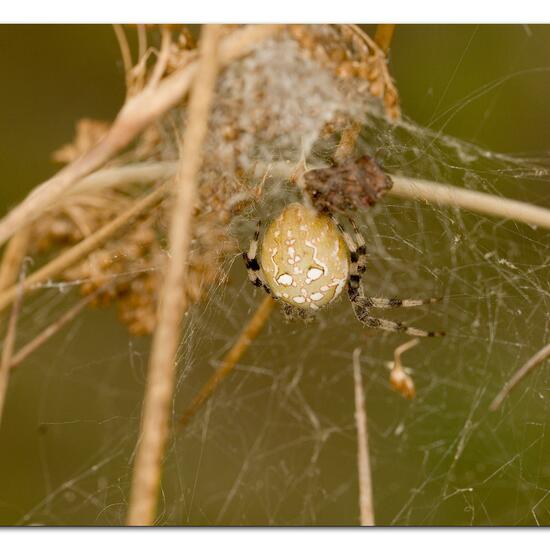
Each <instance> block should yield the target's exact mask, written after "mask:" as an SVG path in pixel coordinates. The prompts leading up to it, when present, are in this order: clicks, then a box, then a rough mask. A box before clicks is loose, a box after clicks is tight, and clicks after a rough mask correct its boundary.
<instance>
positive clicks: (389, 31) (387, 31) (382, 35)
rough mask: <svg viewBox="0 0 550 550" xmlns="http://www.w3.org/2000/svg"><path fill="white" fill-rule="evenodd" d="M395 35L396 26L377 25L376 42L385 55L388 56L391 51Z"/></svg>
mask: <svg viewBox="0 0 550 550" xmlns="http://www.w3.org/2000/svg"><path fill="white" fill-rule="evenodd" d="M394 33H395V25H376V32H375V33H374V41H375V42H376V44H377V46H378V47H379V48H380V49H381V50H382V51H383V52H384V53H385V54H387V53H388V51H389V49H390V46H391V42H392V39H393V34H394Z"/></svg>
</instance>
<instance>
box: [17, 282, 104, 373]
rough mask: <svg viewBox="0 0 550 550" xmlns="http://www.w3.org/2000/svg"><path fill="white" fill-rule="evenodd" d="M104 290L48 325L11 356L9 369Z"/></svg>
mask: <svg viewBox="0 0 550 550" xmlns="http://www.w3.org/2000/svg"><path fill="white" fill-rule="evenodd" d="M103 290H105V287H101V288H99V289H97V290H96V291H95V292H93V293H92V294H89V295H88V296H86V297H84V298H82V299H81V300H79V301H78V303H76V304H75V305H74V306H73V307H71V308H70V309H68V310H67V311H66V312H65V313H63V315H61V316H60V317H58V318H57V319H56V320H55V321H54V322H53V323H50V324H49V325H48V326H47V327H46V328H45V329H44V330H43V331H42V332H40V334H38V335H37V336H35V337H34V338H33V339H32V340H31V341H30V342H28V343H27V344H25V345H23V346H21V348H20V349H19V351H17V352H16V353H14V354H13V356H12V358H11V362H10V364H9V368H10V369H14V368H16V367H18V366H19V365H20V364H21V363H22V362H23V361H25V359H27V357H29V356H30V355H31V354H33V353H34V352H35V351H36V350H37V349H38V348H40V347H41V346H42V345H44V344H45V343H46V342H47V341H48V340H49V339H50V338H51V337H52V336H54V335H55V334H57V333H58V332H59V331H60V330H61V329H62V328H63V327H64V326H65V325H66V324H67V323H70V322H71V321H72V320H73V319H74V318H75V317H76V316H77V315H78V314H79V313H80V312H81V311H82V310H83V309H84V308H85V307H86V306H87V305H88V304H89V303H90V302H92V301H93V300H94V299H95V298H96V297H97V295H98V294H99V293H100V292H102V291H103Z"/></svg>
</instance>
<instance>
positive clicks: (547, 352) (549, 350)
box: [489, 344, 550, 411]
mask: <svg viewBox="0 0 550 550" xmlns="http://www.w3.org/2000/svg"><path fill="white" fill-rule="evenodd" d="M549 357H550V344H547V345H546V346H544V347H543V348H542V349H541V350H539V351H537V353H535V355H533V357H531V359H529V361H527V363H525V364H524V365H523V366H522V367H521V368H520V369H519V370H518V371H516V373H515V374H514V375H513V376H512V378H510V380H508V382H506V384H504V387H503V388H502V390H500V392H499V393H498V395H497V396H496V397H495V398H494V399H493V402H492V403H491V406H490V407H489V410H491V411H496V410H497V409H498V408H499V407H500V405H502V402H503V401H504V400H505V399H506V397H508V394H509V393H510V392H511V391H512V390H513V389H514V388H515V387H516V386H517V385H518V384H519V383H520V382H521V381H522V380H523V379H524V378H525V377H526V376H527V375H528V374H529V373H531V372H532V371H533V370H534V369H535V368H536V367H537V366H538V365H541V364H542V363H543V362H544V361H545V360H546V359H548V358H549Z"/></svg>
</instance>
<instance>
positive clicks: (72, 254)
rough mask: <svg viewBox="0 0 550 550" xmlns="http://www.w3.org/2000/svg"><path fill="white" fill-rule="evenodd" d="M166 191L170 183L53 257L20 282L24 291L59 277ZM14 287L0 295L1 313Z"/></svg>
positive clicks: (15, 290) (11, 298)
mask: <svg viewBox="0 0 550 550" xmlns="http://www.w3.org/2000/svg"><path fill="white" fill-rule="evenodd" d="M168 190H169V184H168V183H165V184H163V185H161V186H160V187H158V188H157V189H155V190H154V191H153V192H151V193H149V194H148V195H147V196H145V197H143V198H141V199H139V200H137V201H136V202H135V203H134V204H133V205H132V206H131V207H130V208H128V209H127V210H126V211H124V212H122V214H119V215H118V216H117V217H116V218H114V219H113V220H112V221H110V222H109V223H108V224H106V225H104V226H103V227H102V228H101V229H99V230H98V231H96V232H95V233H92V234H91V235H90V236H89V237H86V238H85V239H84V240H82V241H80V242H79V243H78V244H76V245H74V246H73V247H71V248H69V249H68V250H66V251H65V252H62V253H61V254H59V256H56V257H55V258H54V259H53V260H51V261H50V262H48V263H47V264H46V265H44V266H43V267H41V268H40V269H38V270H37V271H35V272H34V273H32V274H31V275H29V276H28V277H27V278H26V279H25V280H24V282H23V290H25V291H28V290H34V288H36V286H37V285H39V284H40V283H43V282H44V281H47V280H48V279H50V278H51V277H54V276H55V275H58V274H59V273H61V272H63V271H64V270H65V269H67V268H68V267H70V266H71V265H73V264H74V263H75V262H77V261H78V260H80V259H81V258H83V257H84V256H86V255H87V254H89V253H90V252H92V251H94V250H95V249H97V248H99V247H100V246H101V245H103V244H104V243H105V242H106V241H107V239H109V238H110V237H111V236H112V235H114V234H115V233H116V232H117V231H119V230H121V229H122V228H123V227H125V226H126V225H128V224H129V222H131V221H132V220H133V219H134V218H136V217H137V216H139V215H140V214H142V213H143V212H145V211H147V210H148V209H150V208H152V207H153V206H155V205H156V204H157V203H158V202H159V201H160V200H161V199H162V198H163V197H164V196H165V194H166V193H167V191H168ZM17 288H18V287H17V285H14V286H12V287H10V288H8V289H6V290H5V291H3V292H1V293H0V311H2V310H3V309H4V308H5V307H6V306H8V305H9V304H10V303H11V302H13V300H14V299H15V297H16V295H17Z"/></svg>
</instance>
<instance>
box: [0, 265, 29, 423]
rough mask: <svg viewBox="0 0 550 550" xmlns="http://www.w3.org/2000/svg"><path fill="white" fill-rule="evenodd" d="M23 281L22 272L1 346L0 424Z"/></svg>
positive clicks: (21, 298)
mask: <svg viewBox="0 0 550 550" xmlns="http://www.w3.org/2000/svg"><path fill="white" fill-rule="evenodd" d="M23 280H24V273H23V270H22V271H21V277H20V281H19V284H18V285H17V296H16V299H15V302H14V304H13V307H12V309H11V314H10V318H9V321H8V330H7V331H6V337H5V338H4V342H3V344H2V357H1V359H0V424H1V423H2V416H3V412H4V403H5V400H6V391H7V389H8V379H9V372H10V364H11V359H12V355H13V349H14V347H15V336H16V329H17V319H18V318H19V312H20V311H21V303H22V301H23V285H22V282H23Z"/></svg>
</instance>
